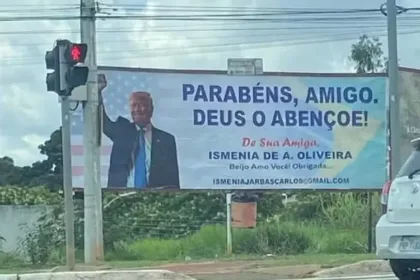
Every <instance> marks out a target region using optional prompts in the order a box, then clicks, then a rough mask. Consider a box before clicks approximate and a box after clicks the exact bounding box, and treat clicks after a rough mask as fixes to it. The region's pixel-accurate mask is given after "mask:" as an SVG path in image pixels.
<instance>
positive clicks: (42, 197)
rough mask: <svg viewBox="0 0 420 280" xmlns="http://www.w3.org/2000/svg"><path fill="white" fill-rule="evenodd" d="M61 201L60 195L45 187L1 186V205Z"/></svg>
mask: <svg viewBox="0 0 420 280" xmlns="http://www.w3.org/2000/svg"><path fill="white" fill-rule="evenodd" d="M59 201H60V196H59V195H58V194H57V193H53V192H51V191H49V190H48V189H47V188H45V187H35V188H20V187H15V186H4V187H0V205H39V204H49V205H57V204H58V203H59Z"/></svg>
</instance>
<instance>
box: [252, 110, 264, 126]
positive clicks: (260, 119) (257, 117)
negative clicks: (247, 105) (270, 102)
mask: <svg viewBox="0 0 420 280" xmlns="http://www.w3.org/2000/svg"><path fill="white" fill-rule="evenodd" d="M252 121H253V122H254V124H255V126H258V127H261V126H263V125H264V124H265V114H264V112H262V111H255V112H254V114H253V115H252Z"/></svg>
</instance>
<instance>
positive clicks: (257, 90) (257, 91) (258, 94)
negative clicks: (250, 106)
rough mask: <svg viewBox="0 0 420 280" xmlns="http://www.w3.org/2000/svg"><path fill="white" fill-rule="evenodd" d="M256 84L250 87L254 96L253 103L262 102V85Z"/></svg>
mask: <svg viewBox="0 0 420 280" xmlns="http://www.w3.org/2000/svg"><path fill="white" fill-rule="evenodd" d="M259 84H260V83H258V84H257V86H255V87H253V88H252V95H253V97H254V103H264V87H262V86H260V85H259Z"/></svg>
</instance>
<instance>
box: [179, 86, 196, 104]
mask: <svg viewBox="0 0 420 280" xmlns="http://www.w3.org/2000/svg"><path fill="white" fill-rule="evenodd" d="M193 93H194V86H193V85H190V84H183V85H182V99H183V100H184V101H187V99H188V95H192V94H193Z"/></svg>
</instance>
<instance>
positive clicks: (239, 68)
mask: <svg viewBox="0 0 420 280" xmlns="http://www.w3.org/2000/svg"><path fill="white" fill-rule="evenodd" d="M227 74H228V75H230V76H257V75H262V74H263V60H262V59H261V58H229V59H228V60H227ZM226 219H227V220H226V222H227V223H226V234H227V239H226V240H227V254H228V255H231V254H232V194H231V193H228V194H227V195H226Z"/></svg>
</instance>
